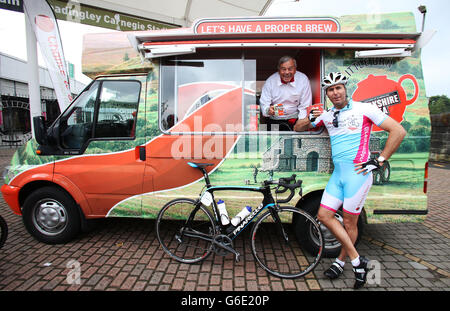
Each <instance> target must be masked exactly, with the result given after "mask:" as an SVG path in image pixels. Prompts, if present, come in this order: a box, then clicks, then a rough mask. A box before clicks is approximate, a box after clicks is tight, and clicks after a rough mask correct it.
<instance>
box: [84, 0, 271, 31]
mask: <svg viewBox="0 0 450 311" xmlns="http://www.w3.org/2000/svg"><path fill="white" fill-rule="evenodd" d="M272 1H273V0H246V1H241V0H164V1H156V0H150V1H141V0H80V1H79V2H80V3H82V4H86V5H90V6H94V7H99V8H105V9H109V10H113V11H117V12H121V13H126V14H130V15H135V16H139V17H142V18H148V19H152V20H156V21H160V22H164V23H168V24H174V25H179V26H181V27H189V26H191V24H192V22H194V21H195V20H196V19H198V18H204V17H225V16H228V17H230V16H258V15H264V13H265V12H266V10H267V9H268V8H269V6H270V4H271V3H272Z"/></svg>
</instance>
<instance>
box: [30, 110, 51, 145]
mask: <svg viewBox="0 0 450 311" xmlns="http://www.w3.org/2000/svg"><path fill="white" fill-rule="evenodd" d="M33 128H34V136H35V139H36V141H37V142H38V144H39V145H46V144H47V142H48V140H47V129H46V128H45V119H44V117H43V116H36V117H33Z"/></svg>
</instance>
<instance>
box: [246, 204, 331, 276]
mask: <svg viewBox="0 0 450 311" xmlns="http://www.w3.org/2000/svg"><path fill="white" fill-rule="evenodd" d="M276 215H278V217H279V219H280V220H281V222H279V221H276V220H275V219H274V216H275V217H277V216H276ZM299 221H301V222H304V223H305V224H310V225H311V230H315V231H316V234H317V237H318V241H319V243H320V248H319V251H318V252H317V254H310V253H308V252H307V251H306V248H305V247H304V245H303V244H302V241H300V240H298V239H297V238H296V236H295V226H297V225H298V224H299ZM251 245H252V252H253V256H254V257H255V259H256V261H257V262H258V264H259V265H260V266H261V267H262V268H263V269H264V270H266V271H267V272H269V273H271V274H273V275H275V276H277V277H280V278H297V277H301V276H304V275H306V274H308V273H309V272H311V271H312V270H313V269H314V268H315V267H316V266H317V264H318V263H319V261H320V258H321V257H322V250H323V237H322V233H321V231H320V227H319V225H318V224H317V222H316V221H315V220H314V218H313V217H311V216H310V215H309V214H308V213H306V212H304V211H302V210H300V209H298V208H295V207H288V206H285V207H280V208H278V209H277V210H276V211H274V214H272V212H271V211H270V210H269V211H267V212H266V213H264V214H263V215H262V216H261V217H260V218H259V219H258V220H257V221H256V223H255V225H254V227H253V229H252V233H251Z"/></svg>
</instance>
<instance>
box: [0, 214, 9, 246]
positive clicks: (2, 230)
mask: <svg viewBox="0 0 450 311" xmlns="http://www.w3.org/2000/svg"><path fill="white" fill-rule="evenodd" d="M7 237H8V225H7V224H6V221H5V219H3V217H2V216H0V248H2V246H3V244H5V241H6V238H7Z"/></svg>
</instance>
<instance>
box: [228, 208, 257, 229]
mask: <svg viewBox="0 0 450 311" xmlns="http://www.w3.org/2000/svg"><path fill="white" fill-rule="evenodd" d="M251 212H252V207H251V206H246V207H244V208H243V209H242V211H240V212H239V214H237V215H236V216H234V217H233V219H231V224H232V225H233V226H235V227H236V226H237V225H239V224H240V223H241V221H243V220H244V219H245V217H247V216H248V215H250V213H251Z"/></svg>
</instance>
